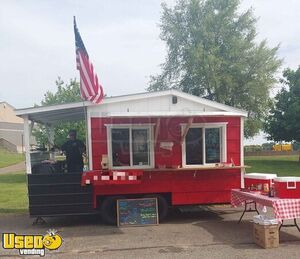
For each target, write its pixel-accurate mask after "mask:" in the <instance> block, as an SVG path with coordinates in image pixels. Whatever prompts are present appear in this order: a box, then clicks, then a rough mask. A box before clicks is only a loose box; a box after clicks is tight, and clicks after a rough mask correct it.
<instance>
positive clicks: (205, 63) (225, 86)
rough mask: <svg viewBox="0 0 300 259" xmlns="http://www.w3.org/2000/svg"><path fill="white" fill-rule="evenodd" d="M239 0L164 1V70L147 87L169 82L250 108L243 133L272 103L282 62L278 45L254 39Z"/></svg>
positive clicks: (256, 125)
mask: <svg viewBox="0 0 300 259" xmlns="http://www.w3.org/2000/svg"><path fill="white" fill-rule="evenodd" d="M238 7H239V1H238V0H223V1H220V0H210V1H205V0H178V1H177V4H176V5H175V6H174V8H169V7H168V6H167V5H166V4H163V5H162V8H163V14H162V18H161V25H160V28H161V39H162V40H163V41H165V42H166V45H167V51H168V53H167V57H166V61H165V63H163V64H162V65H161V68H162V72H161V74H159V75H156V76H151V80H150V86H149V88H148V90H149V91H158V90H164V89H170V88H176V89H180V90H182V91H184V92H187V93H190V94H193V95H197V96H202V97H205V98H208V99H210V100H214V101H217V102H221V103H224V104H227V105H231V106H235V107H237V108H242V109H244V110H246V111H248V115H249V118H248V120H247V121H246V123H245V129H246V130H245V136H246V137H251V136H254V135H255V134H257V133H258V132H259V129H260V128H261V126H262V118H263V117H264V116H265V115H266V112H267V111H268V109H269V106H270V103H271V102H270V98H269V90H270V89H271V87H272V85H273V84H274V82H276V80H275V77H274V73H275V72H276V71H277V70H278V68H279V67H280V65H281V60H279V59H278V58H277V56H276V53H277V50H278V46H277V47H275V48H268V47H267V43H266V41H265V40H264V41H262V42H260V43H257V40H256V39H255V37H256V29H255V23H256V19H255V18H254V16H253V13H252V10H251V9H250V10H248V11H246V12H244V13H240V12H238Z"/></svg>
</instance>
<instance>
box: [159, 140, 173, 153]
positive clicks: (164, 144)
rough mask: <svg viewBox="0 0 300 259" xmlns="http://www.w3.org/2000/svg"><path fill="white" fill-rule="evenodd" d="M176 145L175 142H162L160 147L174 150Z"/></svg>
mask: <svg viewBox="0 0 300 259" xmlns="http://www.w3.org/2000/svg"><path fill="white" fill-rule="evenodd" d="M173 146H174V143H173V142H160V146H159V147H160V148H162V149H166V150H169V151H172V149H173Z"/></svg>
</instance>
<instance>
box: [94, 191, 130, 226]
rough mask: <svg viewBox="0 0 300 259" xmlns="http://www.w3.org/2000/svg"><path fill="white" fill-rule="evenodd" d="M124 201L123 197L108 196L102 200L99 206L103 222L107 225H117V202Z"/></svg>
mask: <svg viewBox="0 0 300 259" xmlns="http://www.w3.org/2000/svg"><path fill="white" fill-rule="evenodd" d="M119 199H125V197H124V196H109V197H106V198H104V200H103V201H102V203H101V205H100V213H101V217H102V219H103V221H104V222H105V223H107V224H109V225H116V224H117V200H119Z"/></svg>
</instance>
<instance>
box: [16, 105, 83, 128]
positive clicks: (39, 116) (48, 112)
mask: <svg viewBox="0 0 300 259" xmlns="http://www.w3.org/2000/svg"><path fill="white" fill-rule="evenodd" d="M86 106H87V104H86V103H84V102H80V103H68V104H59V105H51V106H40V107H32V108H26V109H17V110H16V115H17V116H20V117H24V116H28V119H29V120H31V121H34V122H38V123H42V124H51V125H53V124H57V123H60V122H64V121H79V120H84V119H85V114H86V111H85V110H86Z"/></svg>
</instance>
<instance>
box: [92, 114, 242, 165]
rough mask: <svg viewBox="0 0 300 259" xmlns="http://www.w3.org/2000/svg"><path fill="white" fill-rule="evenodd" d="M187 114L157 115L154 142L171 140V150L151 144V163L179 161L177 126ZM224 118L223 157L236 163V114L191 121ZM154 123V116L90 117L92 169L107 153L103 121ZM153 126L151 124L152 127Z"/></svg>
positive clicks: (184, 119) (237, 143)
mask: <svg viewBox="0 0 300 259" xmlns="http://www.w3.org/2000/svg"><path fill="white" fill-rule="evenodd" d="M187 122H188V118H161V120H160V128H159V134H158V139H157V143H159V142H160V141H172V142H174V146H173V150H172V151H168V150H163V149H161V148H159V145H158V144H157V145H156V146H155V148H154V152H155V167H158V165H166V166H167V167H170V166H172V165H182V163H181V157H182V154H181V143H180V141H181V127H180V123H187ZM210 122H227V123H228V124H227V161H226V162H229V163H230V162H231V159H232V161H233V162H234V164H235V165H240V162H241V161H240V152H241V150H240V147H241V145H240V136H241V135H240V117H195V118H194V120H193V123H210ZM140 123H153V124H156V123H157V118H116V119H110V118H91V133H92V158H93V169H94V170H99V169H101V158H102V155H103V154H107V153H108V151H107V129H106V127H105V124H140ZM155 128H156V126H155V127H154V131H155V130H156V129H155Z"/></svg>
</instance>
